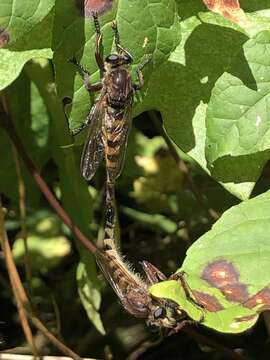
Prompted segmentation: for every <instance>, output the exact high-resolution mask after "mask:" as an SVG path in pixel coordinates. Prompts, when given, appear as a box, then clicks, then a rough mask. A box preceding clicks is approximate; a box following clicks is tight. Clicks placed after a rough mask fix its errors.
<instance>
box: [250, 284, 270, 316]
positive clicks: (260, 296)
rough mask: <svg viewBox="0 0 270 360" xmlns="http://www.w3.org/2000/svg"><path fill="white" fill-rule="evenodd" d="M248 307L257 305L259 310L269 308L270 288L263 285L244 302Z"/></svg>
mask: <svg viewBox="0 0 270 360" xmlns="http://www.w3.org/2000/svg"><path fill="white" fill-rule="evenodd" d="M244 306H246V307H248V308H249V309H252V308H255V307H257V306H258V308H259V311H263V310H268V309H270V289H269V288H267V287H265V288H263V289H262V290H260V291H259V292H258V293H257V294H255V295H254V296H252V297H251V298H250V299H249V300H248V301H246V302H245V303H244Z"/></svg>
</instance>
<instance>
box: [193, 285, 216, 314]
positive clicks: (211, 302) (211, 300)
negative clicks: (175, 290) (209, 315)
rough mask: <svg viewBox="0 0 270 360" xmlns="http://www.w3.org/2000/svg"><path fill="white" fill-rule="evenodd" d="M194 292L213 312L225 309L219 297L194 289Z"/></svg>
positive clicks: (200, 302) (207, 308)
mask: <svg viewBox="0 0 270 360" xmlns="http://www.w3.org/2000/svg"><path fill="white" fill-rule="evenodd" d="M192 294H193V295H194V297H195V300H196V301H197V302H198V303H199V304H201V305H203V307H204V308H205V309H206V310H208V311H211V312H215V311H219V310H222V309H223V306H222V305H221V304H220V303H219V301H218V299H217V298H216V297H215V296H213V295H209V294H206V293H203V292H201V291H197V290H192Z"/></svg>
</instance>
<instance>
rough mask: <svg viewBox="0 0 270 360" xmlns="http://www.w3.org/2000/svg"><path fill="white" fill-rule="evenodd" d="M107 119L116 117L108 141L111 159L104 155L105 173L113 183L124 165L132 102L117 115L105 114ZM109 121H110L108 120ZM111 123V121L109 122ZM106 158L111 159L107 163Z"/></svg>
mask: <svg viewBox="0 0 270 360" xmlns="http://www.w3.org/2000/svg"><path fill="white" fill-rule="evenodd" d="M106 116H107V117H108V118H110V117H113V116H115V117H116V119H117V120H116V124H117V125H116V126H115V127H114V131H113V133H112V134H111V135H110V137H111V139H112V140H111V141H108V143H107V148H108V151H109V152H110V153H111V154H112V156H111V157H109V156H108V154H106V161H107V171H108V174H109V178H110V180H111V181H114V180H115V179H117V178H118V176H119V175H120V174H121V171H122V169H123V165H124V159H125V154H126V148H127V141H128V135H129V131H130V129H131V123H132V100H131V101H130V102H129V104H127V106H126V107H125V109H124V110H123V111H120V112H119V113H118V114H114V115H113V114H109V113H108V112H107V113H106ZM109 121H110V119H109ZM111 122H112V123H113V120H111ZM108 158H109V159H111V160H110V161H108Z"/></svg>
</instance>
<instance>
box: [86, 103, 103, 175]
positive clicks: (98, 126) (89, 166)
mask: <svg viewBox="0 0 270 360" xmlns="http://www.w3.org/2000/svg"><path fill="white" fill-rule="evenodd" d="M104 113H105V112H104V106H103V98H101V99H100V100H98V102H97V103H96V104H95V105H94V106H93V107H92V109H91V111H90V114H89V115H88V119H87V121H88V122H89V124H90V125H89V132H88V136H87V140H86V143H85V145H84V148H83V151H82V156H81V173H82V175H83V177H84V178H85V179H86V180H91V179H92V177H93V176H94V175H95V173H96V171H97V169H98V167H99V164H100V163H101V161H102V160H103V157H104V142H103V135H102V121H103V118H104Z"/></svg>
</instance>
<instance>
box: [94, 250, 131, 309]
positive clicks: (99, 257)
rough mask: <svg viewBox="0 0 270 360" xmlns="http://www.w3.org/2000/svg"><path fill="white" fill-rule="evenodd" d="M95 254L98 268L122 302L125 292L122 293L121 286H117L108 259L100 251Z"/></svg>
mask: <svg viewBox="0 0 270 360" xmlns="http://www.w3.org/2000/svg"><path fill="white" fill-rule="evenodd" d="M95 255H96V261H97V263H98V266H99V268H100V270H101V271H102V273H103V275H104V276H105V278H106V279H107V281H108V282H109V284H110V285H111V287H112V288H113V290H114V292H115V293H116V295H117V296H118V298H119V300H120V301H121V302H122V301H123V299H124V297H125V294H124V293H123V291H122V290H121V288H120V287H119V286H118V284H117V282H116V281H115V279H114V276H113V272H114V269H113V268H111V267H110V265H109V259H107V257H106V255H105V254H104V253H102V252H101V251H97V252H96V254H95Z"/></svg>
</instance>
